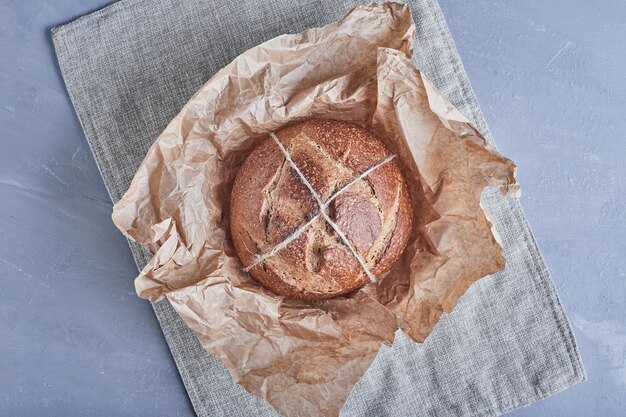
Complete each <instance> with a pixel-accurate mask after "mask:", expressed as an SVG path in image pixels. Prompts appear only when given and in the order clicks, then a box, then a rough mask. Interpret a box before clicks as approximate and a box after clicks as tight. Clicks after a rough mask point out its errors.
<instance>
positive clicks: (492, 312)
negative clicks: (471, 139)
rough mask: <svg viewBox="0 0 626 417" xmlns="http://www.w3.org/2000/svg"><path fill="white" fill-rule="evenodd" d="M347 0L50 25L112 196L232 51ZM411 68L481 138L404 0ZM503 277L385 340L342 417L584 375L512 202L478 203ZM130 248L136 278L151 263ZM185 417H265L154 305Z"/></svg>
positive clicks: (431, 1) (450, 52) (432, 29)
mask: <svg viewBox="0 0 626 417" xmlns="http://www.w3.org/2000/svg"><path fill="white" fill-rule="evenodd" d="M359 3H361V2H358V1H352V0H342V1H336V0H332V1H331V0H304V1H297V2H296V1H291V0H268V1H259V0H255V1H250V0H241V1H238V2H221V1H219V0H204V1H203V0H185V1H183V0H124V1H120V2H118V3H115V4H113V5H111V6H109V7H106V8H104V9H102V10H99V11H97V12H95V13H92V14H90V15H87V16H84V17H81V18H79V19H77V20H75V21H73V22H71V23H68V24H66V25H63V26H59V27H56V28H54V29H53V30H52V37H53V40H54V45H55V48H56V53H57V57H58V61H59V65H60V67H61V71H62V73H63V77H64V80H65V83H66V85H67V90H68V93H69V95H70V97H71V99H72V102H73V105H74V108H75V110H76V113H77V114H78V117H79V119H80V122H81V124H82V126H83V129H84V131H85V135H86V137H87V140H88V142H89V145H90V147H91V149H92V151H93V154H94V157H95V159H96V161H97V163H98V166H99V167H100V170H101V173H102V176H103V178H104V182H105V184H106V186H107V188H108V190H109V193H110V195H111V198H112V200H113V201H114V202H117V201H118V200H119V199H120V197H121V196H122V195H123V193H124V192H125V191H126V189H127V187H128V186H129V184H130V181H131V179H132V177H133V175H134V173H135V170H136V168H137V167H138V166H139V164H140V162H141V160H142V159H143V156H144V154H145V152H146V151H147V150H148V148H149V147H150V145H151V144H152V142H153V141H154V139H155V138H156V137H157V136H158V135H159V133H160V132H161V131H162V130H163V129H164V128H165V126H166V124H167V123H168V122H169V121H170V120H171V119H172V118H173V117H174V116H175V115H176V114H177V113H178V112H179V110H180V109H181V107H182V106H183V105H184V103H185V102H186V101H187V100H188V98H190V97H191V95H192V94H193V93H194V92H195V91H196V90H197V89H198V88H199V87H200V86H201V85H202V84H203V83H204V82H205V81H206V80H207V79H208V78H209V77H210V76H211V75H212V74H214V73H215V72H216V71H217V70H219V69H220V68H221V67H223V66H225V65H226V64H228V63H229V62H230V61H231V60H232V59H233V58H235V57H236V56H237V55H238V54H240V53H241V52H243V51H245V50H246V49H248V48H250V47H252V46H254V45H256V44H258V43H261V42H262V41H264V40H267V39H269V38H272V37H275V36H278V35H280V34H283V33H295V32H300V31H302V30H305V29H307V28H311V27H316V26H322V25H324V24H327V23H330V22H332V21H335V20H338V19H340V18H341V17H342V16H343V15H344V14H346V13H347V12H348V11H349V10H350V9H351V8H352V7H354V6H355V5H358V4H359ZM409 4H410V6H411V8H412V10H413V15H414V18H415V22H416V25H417V41H416V45H415V56H414V63H415V64H416V66H417V67H418V68H420V69H422V70H423V71H424V72H425V73H426V74H427V76H428V77H429V78H430V79H431V80H432V81H433V82H434V83H435V85H436V86H437V87H438V88H439V89H440V90H441V91H442V92H443V93H444V94H445V95H447V97H448V98H449V99H450V100H451V101H452V103H454V104H455V105H456V106H457V107H458V108H459V109H460V110H461V111H462V112H464V113H465V114H466V115H467V116H468V117H469V119H470V120H472V121H473V122H474V123H475V124H476V126H477V127H478V128H479V129H480V130H481V131H482V132H483V134H485V136H486V137H487V138H489V140H491V137H490V135H489V130H488V128H487V125H486V123H485V120H484V118H483V115H482V113H481V111H480V108H479V106H478V103H477V101H476V97H475V96H474V93H473V91H472V88H471V86H470V84H469V81H468V79H467V75H466V74H465V71H464V69H463V66H462V64H461V61H460V58H459V55H458V53H457V51H456V48H455V46H454V42H453V40H452V37H451V35H450V32H449V31H448V28H447V25H446V23H445V20H444V18H443V16H442V14H441V10H440V9H439V5H438V4H437V2H436V0H411V1H409ZM484 205H485V206H486V208H487V209H488V210H489V212H490V213H491V217H492V219H493V222H494V224H495V227H496V230H497V232H498V233H499V234H500V236H501V238H502V241H503V245H504V251H505V256H506V259H507V267H506V269H505V270H504V271H502V272H500V273H498V274H496V275H493V276H491V277H489V278H485V279H483V280H481V281H479V282H478V283H477V284H474V285H473V286H472V287H471V288H470V290H469V291H468V292H467V294H466V295H465V296H464V297H463V298H462V299H461V302H460V303H459V305H458V306H457V307H456V308H455V310H454V312H453V313H452V314H451V315H444V317H443V318H442V320H441V322H440V323H439V324H438V325H437V327H436V328H435V330H434V332H433V333H432V335H431V336H430V337H429V339H428V340H427V342H426V343H425V344H424V345H417V344H415V343H413V342H411V341H409V340H408V339H407V338H406V337H404V336H403V335H402V333H400V332H399V333H398V335H397V338H396V341H395V343H394V345H393V347H392V348H387V347H383V350H382V351H381V352H380V353H379V355H378V356H377V358H376V360H375V362H374V364H373V365H372V367H371V368H370V369H369V370H368V371H367V373H366V374H365V376H364V377H363V379H362V380H361V381H360V382H359V383H358V384H357V386H356V387H355V389H354V390H353V391H352V394H351V396H350V397H349V399H348V401H347V403H346V404H345V406H344V408H343V410H342V415H343V416H371V417H382V416H394V417H395V416H397V417H400V416H402V417H405V416H423V415H429V416H435V415H436V416H461V415H464V416H465V415H481V416H482V415H497V414H501V413H504V412H506V411H509V410H511V409H514V408H517V407H520V406H523V405H527V404H530V403H532V402H534V401H537V400H538V399H540V398H543V397H546V396H548V395H551V394H554V393H556V392H559V391H561V390H563V389H565V388H567V387H569V386H571V385H573V384H575V383H577V382H579V381H582V380H584V379H585V378H586V375H585V371H584V369H583V367H582V364H581V361H580V357H579V354H578V351H577V349H576V344H575V341H574V337H573V335H572V331H571V328H570V325H569V323H568V321H567V318H566V317H565V313H564V312H563V309H562V307H561V304H560V303H559V299H558V297H557V295H556V292H555V289H554V286H553V284H552V281H551V278H550V273H549V272H548V269H547V267H546V265H545V263H544V261H543V259H542V258H541V255H540V253H539V251H538V249H537V245H536V243H535V240H534V238H533V236H532V233H531V231H530V228H529V226H528V223H527V222H526V219H525V217H524V214H523V212H522V209H521V207H520V205H519V203H518V201H517V200H515V199H506V198H502V197H500V196H499V195H498V194H497V193H496V192H494V191H487V192H486V193H485V195H484ZM131 250H132V252H133V255H134V257H135V260H136V262H137V266H138V267H139V268H142V267H143V266H144V265H145V263H146V262H147V261H148V259H149V258H150V254H149V253H147V252H146V251H145V250H143V249H142V248H140V247H139V246H137V245H134V244H131ZM153 306H154V311H155V313H156V315H157V317H158V319H159V322H160V324H161V327H162V329H163V333H164V334H165V338H166V339H167V343H168V344H169V347H170V349H171V351H172V355H173V356H174V359H175V361H176V364H177V366H178V369H179V371H180V374H181V377H182V379H183V381H184V383H185V387H186V388H187V391H188V393H189V397H190V398H191V402H192V403H193V406H194V408H195V411H196V413H197V414H198V416H201V417H204V416H207V417H208V416H211V417H215V416H231V417H232V416H242V417H243V416H276V413H275V412H274V411H273V410H272V409H271V408H270V407H269V406H268V405H267V404H265V403H264V402H263V401H262V400H260V399H259V398H257V397H254V396H252V395H250V394H248V393H246V392H245V391H244V390H243V389H242V388H241V387H240V386H238V385H236V384H235V383H234V382H233V381H232V379H231V378H230V376H229V374H228V372H227V371H226V369H225V368H224V366H223V365H222V364H221V362H219V361H218V360H216V359H215V358H213V357H212V356H210V355H209V354H208V353H207V352H206V351H204V350H203V349H202V348H201V347H200V344H199V343H198V341H197V340H196V338H195V336H194V335H193V333H192V332H191V330H189V329H188V328H187V327H186V325H185V324H184V323H183V321H182V320H181V319H180V318H179V317H178V316H177V315H176V313H175V312H174V310H173V309H172V307H171V306H170V305H169V303H168V302H167V301H162V302H159V303H156V304H154V305H153Z"/></svg>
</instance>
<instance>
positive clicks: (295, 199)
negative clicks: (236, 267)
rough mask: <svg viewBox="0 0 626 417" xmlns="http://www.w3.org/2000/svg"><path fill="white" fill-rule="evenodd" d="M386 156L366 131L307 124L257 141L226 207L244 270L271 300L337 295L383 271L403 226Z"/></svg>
mask: <svg viewBox="0 0 626 417" xmlns="http://www.w3.org/2000/svg"><path fill="white" fill-rule="evenodd" d="M277 142H280V145H282V149H281V146H280V145H279V144H278V143H277ZM286 154H287V155H289V156H290V160H289V159H288V158H287V157H286ZM390 156H391V154H390V151H389V149H388V148H387V147H386V146H385V145H384V144H383V143H382V142H381V141H380V139H378V138H377V137H376V136H375V135H373V134H372V133H370V132H369V131H367V130H365V129H363V128H361V127H359V126H357V125H355V124H352V123H346V122H339V121H334V120H320V119H312V120H308V121H305V122H301V123H298V124H295V125H291V126H287V127H284V128H282V129H280V130H278V131H277V132H275V134H274V136H273V137H271V136H268V137H266V138H264V139H263V140H261V141H260V143H259V145H258V146H257V147H256V148H255V149H254V150H253V151H252V153H250V155H249V156H248V157H247V159H246V160H245V162H244V163H243V165H242V166H241V168H240V169H239V172H238V173H237V177H236V179H235V182H234V184H233V188H232V193H231V200H230V230H231V236H232V240H233V244H234V246H235V250H236V251H237V254H238V255H239V258H240V260H241V262H242V263H243V265H244V268H245V269H246V270H247V271H249V273H250V274H251V275H252V276H253V277H254V278H255V279H256V280H257V281H259V282H260V283H261V284H263V285H264V286H266V287H267V288H269V289H271V290H273V291H274V292H276V293H277V294H281V295H284V296H286V297H293V298H302V299H309V300H315V299H325V298H331V297H335V296H338V295H341V294H346V293H348V292H351V291H354V290H356V289H358V288H361V287H362V286H364V285H365V284H367V283H369V282H370V281H371V279H372V278H373V277H378V276H380V275H381V274H383V273H384V272H385V271H387V270H388V269H389V268H390V267H391V265H392V264H393V263H394V262H395V261H396V260H397V259H398V258H399V257H400V255H401V254H402V251H403V250H404V248H405V246H406V244H407V241H408V239H409V235H410V232H411V220H412V217H411V203H410V198H409V194H408V188H407V185H406V182H405V180H404V178H403V177H402V173H401V171H400V167H399V165H398V163H397V162H396V160H395V159H391V158H390ZM293 165H295V166H296V167H297V168H298V170H296V169H295V168H294V166H293ZM298 171H299V172H298ZM364 174H366V175H364ZM302 176H303V177H304V178H305V179H306V180H303V179H302ZM320 204H321V206H320ZM320 208H322V209H323V211H324V213H322V212H321V211H322V210H320ZM355 252H356V253H355ZM357 254H358V256H357Z"/></svg>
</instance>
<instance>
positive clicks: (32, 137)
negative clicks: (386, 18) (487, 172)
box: [0, 0, 626, 417]
mask: <svg viewBox="0 0 626 417" xmlns="http://www.w3.org/2000/svg"><path fill="white" fill-rule="evenodd" d="M107 3H108V2H107V1H105V0H58V1H55V2H45V1H43V0H31V1H21V2H15V1H12V0H0V128H1V130H0V132H2V133H1V134H0V141H1V142H0V415H7V416H8V415H11V416H41V415H46V416H63V417H66V416H73V415H77V416H78V415H81V416H82V415H89V416H117V415H133V416H166V415H167V416H179V415H180V416H191V415H193V410H192V408H191V405H190V403H189V401H188V399H187V396H186V394H185V390H184V387H183V385H182V383H181V381H180V378H179V376H178V373H177V370H176V367H175V365H174V362H173V360H172V358H171V357H170V353H169V351H168V348H167V345H166V344H165V341H164V339H163V337H162V335H161V332H160V329H159V326H158V323H157V321H156V319H155V317H154V315H153V312H152V309H151V307H150V305H149V304H148V302H147V301H145V300H141V299H139V298H137V297H136V296H135V293H134V288H133V278H134V276H135V275H136V272H137V270H136V267H135V264H134V262H133V260H132V257H131V255H130V252H129V250H128V246H127V243H126V240H125V239H124V238H123V237H122V235H121V234H120V233H119V232H118V231H117V229H116V228H115V227H114V226H113V224H112V222H111V219H110V213H111V209H112V205H111V202H110V200H109V196H108V194H107V192H106V190H105V188H104V184H103V183H102V180H101V178H100V175H99V173H98V169H97V167H96V165H95V162H94V160H93V158H92V156H91V154H90V151H89V148H88V146H87V142H86V140H85V138H84V136H83V133H82V130H81V128H80V125H79V123H78V120H77V118H76V116H75V115H74V112H73V109H72V106H71V104H70V101H69V99H68V97H67V95H66V92H65V88H64V85H63V82H62V79H61V76H60V73H59V71H58V68H57V65H56V61H55V57H54V53H53V50H52V45H51V41H50V36H49V29H50V27H52V26H54V25H56V24H59V23H62V22H65V21H68V20H71V19H72V18H74V17H77V16H79V15H82V14H85V13H87V12H89V11H92V10H94V9H97V8H100V7H102V6H104V5H106V4H107ZM440 3H441V6H442V9H443V12H444V14H445V16H446V18H447V20H448V24H449V26H450V29H451V31H452V34H453V36H454V38H455V40H456V43H457V47H458V49H459V52H460V54H461V57H462V58H463V61H464V64H465V67H466V70H467V72H468V75H469V77H470V80H471V81H472V84H473V87H474V90H475V91H476V94H477V96H478V99H479V101H480V103H481V105H482V109H483V112H484V114H485V117H486V118H487V122H488V123H489V125H490V127H491V130H492V133H493V136H494V137H495V139H496V141H497V143H498V147H499V149H500V150H501V151H502V152H503V153H504V154H505V155H507V156H509V157H511V158H512V159H513V160H515V161H516V162H517V164H518V165H519V170H518V175H519V179H520V182H521V184H522V187H523V192H524V194H523V196H522V204H523V206H524V208H525V211H526V214H527V217H528V220H529V222H530V224H531V226H532V228H533V230H534V233H535V236H536V238H537V241H538V243H539V246H540V248H541V249H542V251H543V255H544V257H545V258H546V261H547V263H548V265H549V267H550V268H551V270H552V273H553V278H554V282H555V284H556V286H557V288H558V290H559V294H560V296H561V300H562V302H563V304H564V306H565V309H566V310H567V312H568V313H569V316H570V320H571V321H572V324H573V327H574V332H575V333H576V336H577V338H578V343H579V347H580V351H581V354H582V357H583V361H584V362H585V365H586V369H587V372H588V377H589V379H588V381H587V382H585V383H583V384H578V385H576V386H574V387H573V388H570V389H568V390H567V391H565V392H563V393H561V394H558V395H555V396H553V397H550V398H548V399H546V400H542V401H540V402H538V403H535V404H534V405H532V406H530V407H527V408H524V409H519V410H516V411H513V412H511V413H510V414H509V415H511V416H551V415H554V416H561V415H563V416H565V415H567V416H590V415H602V416H607V417H611V416H623V415H624V414H625V413H626V411H624V410H626V394H625V393H626V315H625V314H624V309H625V300H626V161H625V159H626V133H625V132H626V79H625V78H624V76H625V74H626V29H625V26H624V22H625V21H626V2H623V1H622V0H607V1H603V2H590V1H585V0H575V1H573V0H554V1H552V2H544V1H538V0H534V1H531V2H515V3H511V2H505V1H493V0H491V1H486V0H480V1H472V2H454V1H452V0H440Z"/></svg>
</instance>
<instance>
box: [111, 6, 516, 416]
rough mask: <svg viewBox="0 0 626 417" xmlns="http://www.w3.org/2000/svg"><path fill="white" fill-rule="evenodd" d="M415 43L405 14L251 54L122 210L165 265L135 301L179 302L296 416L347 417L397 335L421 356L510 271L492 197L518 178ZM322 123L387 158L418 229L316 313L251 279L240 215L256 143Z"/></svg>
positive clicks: (180, 128)
mask: <svg viewBox="0 0 626 417" xmlns="http://www.w3.org/2000/svg"><path fill="white" fill-rule="evenodd" d="M413 37H414V23H413V20H412V17H411V13H410V10H409V8H408V7H407V6H405V5H400V4H396V3H386V4H384V5H370V6H364V7H358V8H356V9H354V10H353V11H352V12H350V13H349V14H348V15H347V16H346V17H345V18H344V19H342V20H341V21H339V22H337V23H333V24H330V25H328V26H325V27H323V28H316V29H311V30H308V31H306V32H303V33H300V34H295V35H283V36H279V37H277V38H274V39H272V40H269V41H267V42H265V43H263V44H261V45H259V46H257V47H255V48H252V49H250V50H248V51H246V52H244V53H243V54H242V55H240V56H239V57H237V58H236V59H235V60H234V61H233V62H231V63H230V64H229V65H228V66H226V67H225V68H223V69H222V70H221V71H219V72H218V73H217V74H215V75H214V76H213V77H212V78H211V79H210V80H209V81H208V82H207V83H206V84H205V85H204V86H203V87H202V88H201V89H200V90H199V91H198V92H197V93H196V94H195V95H194V96H193V97H192V98H191V100H190V101H189V102H188V103H187V104H186V105H185V107H184V108H183V109H182V111H181V112H180V113H179V114H178V116H176V117H175V118H174V120H172V122H171V123H170V124H169V125H168V126H167V128H166V129H165V131H164V132H163V133H162V134H161V135H160V136H159V137H158V138H157V140H156V141H155V143H154V144H153V145H152V147H151V148H150V150H149V151H148V153H147V155H146V158H145V160H144V161H143V163H142V164H141V166H140V167H139V170H138V171H137V174H136V175H135V177H134V179H133V181H132V184H131V186H130V188H129V190H128V192H127V193H126V194H125V195H124V197H123V198H122V199H121V200H120V201H119V202H118V203H117V204H116V205H115V207H114V212H113V219H114V222H115V224H116V225H117V226H118V227H119V228H120V229H121V230H122V231H123V232H124V234H126V235H127V236H128V237H129V238H131V239H133V240H135V241H137V242H139V243H142V244H144V245H147V246H148V248H149V249H150V250H151V251H152V252H153V254H154V256H153V258H152V259H151V260H150V262H149V263H148V264H147V265H146V267H145V268H144V269H143V270H142V271H141V273H140V275H139V276H138V277H137V280H136V288H137V292H138V294H139V295H140V296H141V297H144V298H148V299H150V300H152V301H156V300H159V299H162V298H163V297H167V298H168V300H169V301H170V303H171V304H172V306H173V307H174V308H175V309H176V311H177V312H178V314H179V315H180V316H181V317H182V318H183V319H184V320H185V322H186V323H187V324H188V325H189V327H190V328H191V329H192V330H193V331H194V332H195V333H196V335H197V336H198V339H199V340H200V342H201V343H202V345H203V346H204V348H205V349H207V350H208V351H209V352H211V353H212V354H213V355H215V356H217V357H218V358H220V359H221V360H222V361H223V362H224V364H225V365H226V366H227V368H228V369H229V371H230V373H231V374H232V376H233V378H234V379H235V380H236V381H237V382H238V383H239V384H241V385H242V386H243V387H245V388H246V389H247V390H248V391H250V392H251V393H253V394H255V395H258V396H261V397H262V398H264V399H265V400H266V401H267V402H268V403H270V404H271V405H272V406H273V407H274V408H275V409H276V410H278V412H280V413H281V414H283V415H285V416H290V417H291V416H294V417H295V416H298V417H304V416H337V415H338V414H339V410H340V408H341V406H342V405H343V403H344V402H345V400H346V398H347V397H348V395H349V393H350V391H351V389H352V387H353V386H354V384H355V383H356V382H357V381H358V380H359V379H360V378H361V376H362V375H363V373H364V372H365V371H366V370H367V368H368V367H369V366H370V364H371V363H372V361H373V360H374V358H375V356H376V354H377V352H378V351H379V349H380V347H381V345H382V344H383V343H385V344H391V343H392V342H393V337H394V332H395V330H396V329H397V328H398V327H400V328H402V329H403V330H404V331H405V332H406V333H407V334H408V335H409V336H410V337H411V338H413V339H414V340H416V341H419V342H421V341H423V340H425V338H426V337H427V336H428V334H429V333H430V331H431V330H432V328H433V327H434V325H435V324H436V322H437V320H438V319H439V317H440V315H441V314H442V312H444V311H446V312H449V311H451V310H452V309H453V308H454V306H455V305H456V303H457V301H458V299H459V297H460V296H461V295H462V294H463V293H464V292H465V291H466V290H467V288H468V287H469V285H470V284H471V283H472V282H474V281H476V280H477V279H479V278H482V277H484V276H486V275H489V274H492V273H494V272H497V271H498V270H501V269H502V268H503V267H504V258H503V257H502V250H501V248H500V246H499V244H498V242H497V241H496V239H495V238H494V235H493V233H492V231H491V224H490V223H489V221H488V220H487V218H486V217H485V214H484V212H483V210H482V209H481V206H480V194H481V192H482V190H483V189H484V187H486V186H494V187H499V188H500V189H501V190H502V192H503V193H507V194H514V193H515V192H516V191H517V184H516V182H515V176H514V171H515V165H514V164H513V163H512V162H511V161H510V160H508V159H506V158H504V157H503V156H501V155H500V154H498V153H497V152H496V151H495V150H494V149H491V148H490V147H489V146H488V145H487V143H486V142H485V139H484V138H483V137H482V136H481V135H480V133H479V132H478V131H477V130H476V129H475V128H474V127H473V126H472V125H471V124H470V123H469V122H468V120H467V119H466V118H465V117H464V116H463V115H462V114H461V113H460V112H459V111H458V110H456V109H455V108H454V106H452V105H451V104H450V103H449V102H448V101H447V100H446V99H445V97H443V96H442V95H441V94H440V93H439V92H438V91H437V89H436V88H435V87H434V86H433V85H432V84H431V83H430V82H429V81H428V80H427V79H426V78H424V76H423V74H421V73H420V71H418V70H417V69H416V68H415V67H414V66H413V64H412V63H411V62H410V56H411V52H412V51H411V47H412V43H413ZM315 117H318V118H332V119H338V120H347V121H352V122H355V123H358V124H360V125H362V126H363V127H366V128H368V129H371V130H373V131H374V132H375V133H376V134H377V135H378V136H379V137H380V138H381V139H383V140H384V141H385V142H386V143H387V145H388V146H389V147H390V148H391V149H392V151H393V152H394V153H395V154H396V155H397V156H398V160H399V162H400V164H401V165H402V167H403V170H404V174H405V177H406V179H407V182H408V184H409V187H410V192H411V198H412V201H413V208H414V222H413V224H414V229H413V231H412V234H411V239H410V242H409V246H408V247H407V250H406V251H405V253H404V254H403V256H402V258H401V259H400V260H399V261H398V262H397V263H396V264H395V265H394V267H393V268H392V270H391V271H390V272H389V273H388V274H386V275H385V276H384V277H383V278H382V279H380V280H379V281H378V282H377V283H375V284H371V285H368V286H367V287H365V288H364V289H362V290H360V291H357V292H355V293H353V294H351V295H349V296H347V297H339V298H335V299H331V300H325V301H319V302H305V301H299V300H289V299H284V298H283V297H280V296H277V295H276V294H273V293H272V292H271V291H269V290H266V289H265V288H263V287H262V286H260V285H259V284H258V283H257V282H256V281H254V280H253V279H252V278H251V277H250V276H249V275H248V274H247V273H245V272H244V271H243V270H242V265H241V263H240V262H239V259H238V258H237V255H236V253H235V251H234V249H233V247H232V244H231V242H230V237H229V233H228V230H229V225H228V206H229V194H230V188H231V186H232V181H233V179H234V176H235V175H236V173H237V169H238V167H239V166H240V165H241V163H242V161H243V159H244V158H245V156H246V155H247V154H248V153H249V152H250V151H251V149H252V148H253V147H254V146H255V145H256V144H257V143H258V142H259V140H261V139H262V138H264V137H265V136H266V135H267V134H269V133H270V132H273V131H274V130H276V129H278V128H279V127H281V126H283V125H285V124H287V123H290V122H294V121H298V120H302V119H305V118H315Z"/></svg>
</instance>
